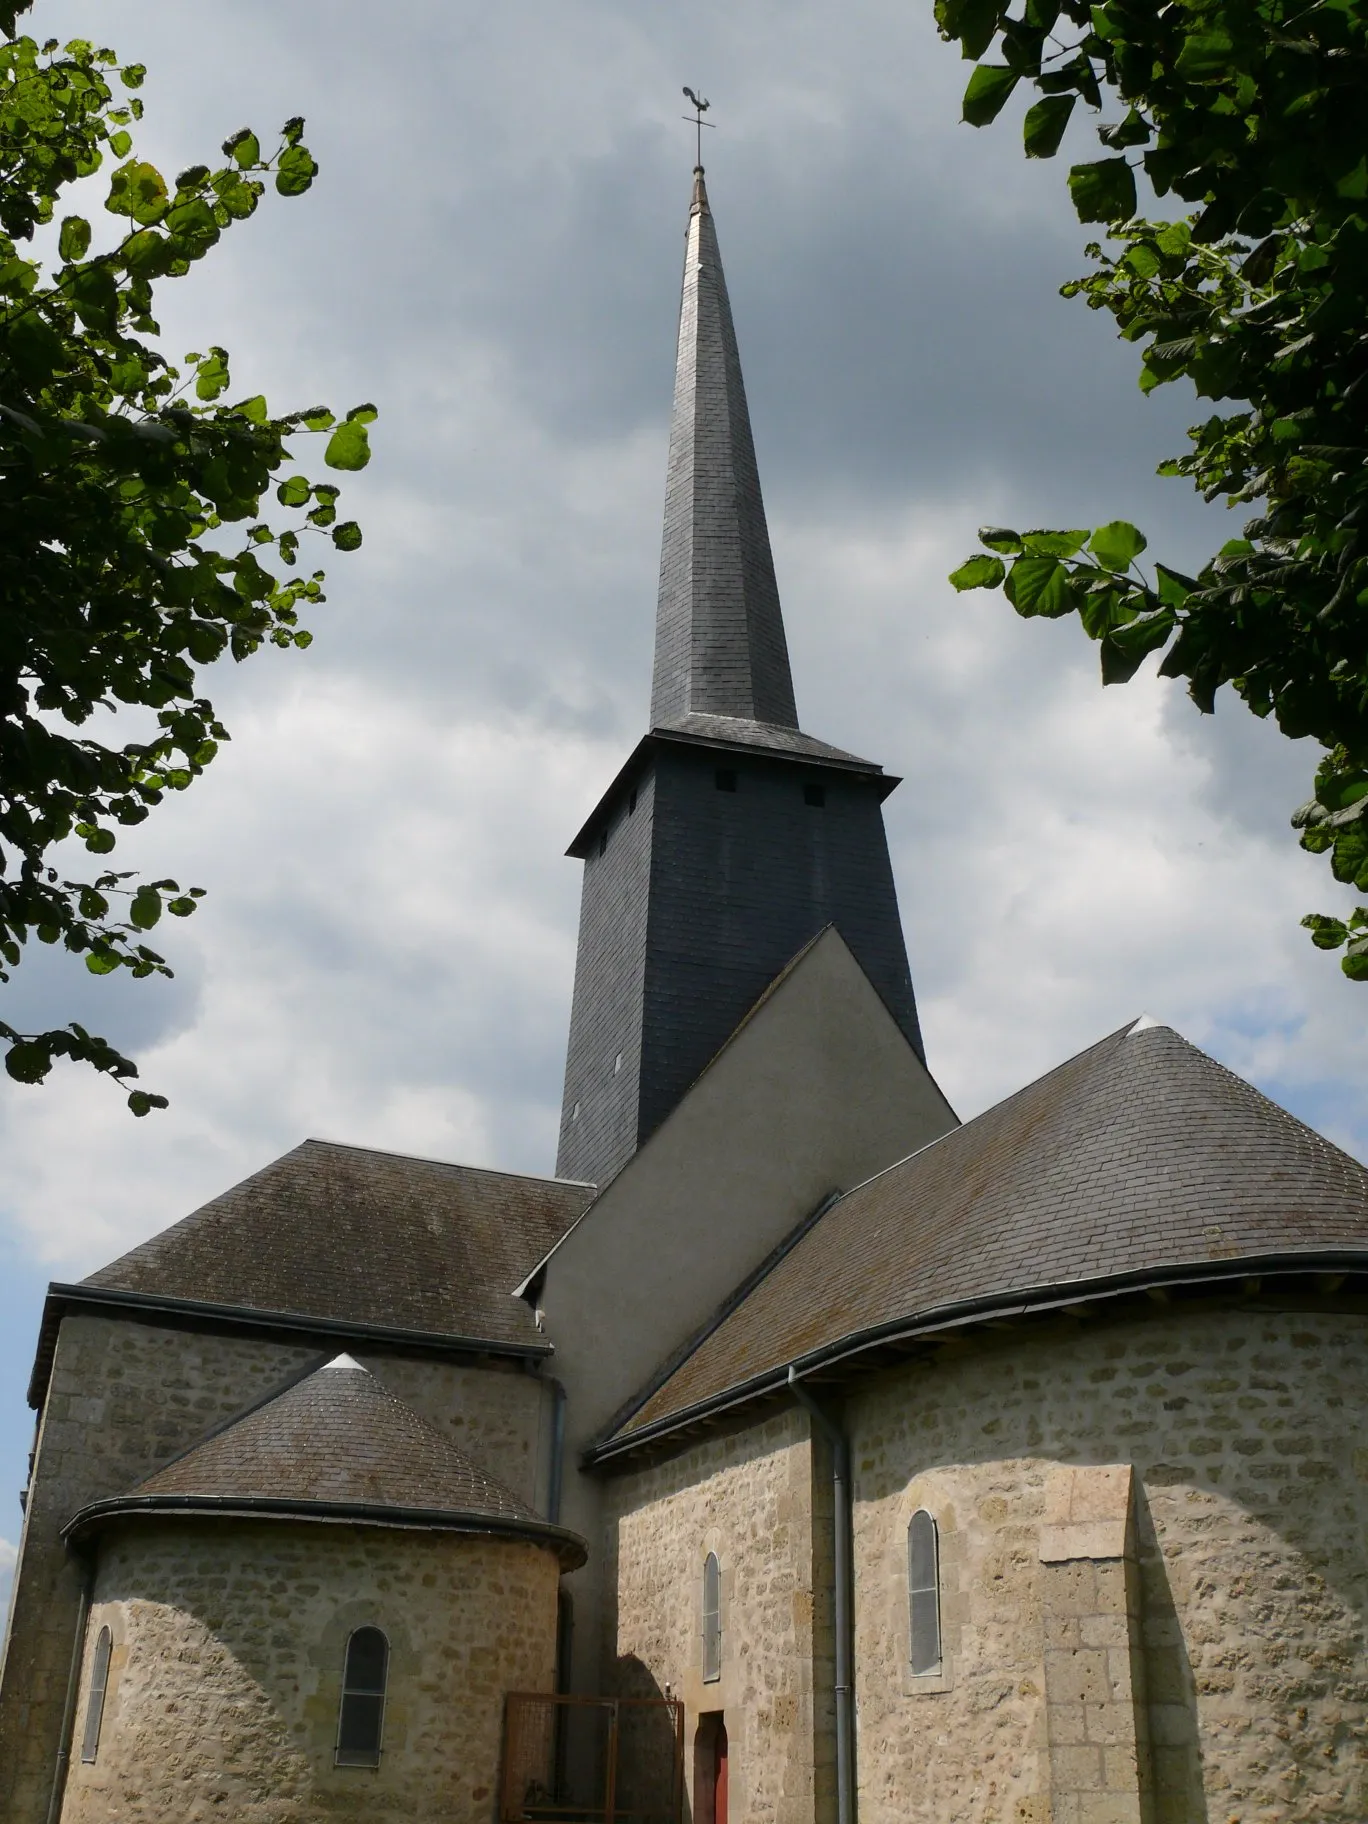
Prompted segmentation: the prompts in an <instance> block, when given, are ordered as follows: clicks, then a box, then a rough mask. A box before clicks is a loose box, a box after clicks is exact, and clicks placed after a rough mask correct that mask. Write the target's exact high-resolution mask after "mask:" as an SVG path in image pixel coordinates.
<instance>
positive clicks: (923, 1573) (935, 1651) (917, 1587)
mask: <svg viewBox="0 0 1368 1824" xmlns="http://www.w3.org/2000/svg"><path fill="white" fill-rule="evenodd" d="M907 1606H908V1624H909V1631H910V1634H911V1643H912V1670H913V1671H914V1672H917V1673H926V1672H939V1671H940V1669H941V1626H940V1540H939V1538H938V1536H937V1533H936V1523H935V1521H934V1520H933V1519H932V1518H931V1516H930V1514H928V1513H927V1511H926V1509H925V1508H924V1507H921V1508H918V1509H917V1511H916V1513H915V1514H913V1516H912V1519H911V1521H910V1523H909V1525H908V1528H907Z"/></svg>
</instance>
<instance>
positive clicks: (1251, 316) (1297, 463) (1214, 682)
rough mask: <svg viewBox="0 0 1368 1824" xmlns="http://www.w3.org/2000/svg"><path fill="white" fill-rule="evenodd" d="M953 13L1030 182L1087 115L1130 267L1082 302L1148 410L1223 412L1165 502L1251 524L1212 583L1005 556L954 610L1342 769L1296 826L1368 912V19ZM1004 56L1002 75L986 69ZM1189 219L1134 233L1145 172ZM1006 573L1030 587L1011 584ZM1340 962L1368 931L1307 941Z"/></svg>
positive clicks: (1122, 544) (1098, 210)
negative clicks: (1028, 624) (1031, 161)
mask: <svg viewBox="0 0 1368 1824" xmlns="http://www.w3.org/2000/svg"><path fill="white" fill-rule="evenodd" d="M1009 5H1010V0H1009V4H1007V5H1004V4H1002V0H937V6H936V16H937V19H938V21H939V24H940V27H941V31H942V35H943V36H945V37H947V38H950V39H955V40H958V42H959V43H960V45H961V47H962V50H963V54H964V56H965V57H966V58H970V59H973V60H976V61H978V67H977V68H976V69H975V70H974V72H973V75H972V76H971V78H970V81H969V85H968V89H967V91H966V94H965V99H964V114H965V118H966V119H967V120H969V121H970V122H972V123H973V124H974V125H983V124H985V123H986V122H987V121H989V120H991V119H993V118H994V117H995V116H996V115H997V113H998V112H999V111H1000V109H1001V108H1002V106H1003V104H1004V102H1005V101H1006V99H1007V97H1008V95H1010V94H1011V93H1012V91H1013V90H1014V89H1015V88H1016V86H1017V85H1018V84H1019V83H1022V82H1025V83H1027V84H1030V85H1033V86H1034V88H1035V89H1036V91H1038V93H1039V94H1040V97H1041V99H1040V100H1038V101H1036V102H1035V103H1034V105H1033V106H1031V108H1030V109H1029V110H1028V111H1027V114H1026V118H1025V124H1024V138H1025V151H1026V155H1027V156H1028V157H1036V158H1048V157H1051V156H1053V155H1054V153H1055V152H1056V151H1057V149H1058V147H1059V145H1060V143H1061V140H1062V137H1063V134H1064V130H1065V128H1066V126H1067V124H1068V122H1069V119H1070V117H1071V115H1072V114H1073V112H1074V110H1075V108H1076V106H1077V103H1078V102H1079V101H1080V100H1082V101H1083V102H1084V103H1085V104H1086V105H1087V106H1089V107H1091V108H1094V109H1100V108H1101V107H1102V105H1103V99H1104V96H1105V97H1106V98H1107V99H1108V101H1115V102H1119V104H1120V113H1121V117H1120V118H1119V119H1116V120H1113V121H1111V122H1110V123H1108V124H1103V125H1100V126H1099V128H1098V136H1099V138H1100V139H1101V141H1102V143H1103V145H1104V147H1105V148H1106V150H1107V152H1108V154H1109V156H1107V157H1105V158H1101V159H1097V160H1093V161H1092V162H1089V163H1085V164H1078V165H1075V166H1074V167H1073V169H1072V170H1071V171H1070V173H1069V189H1070V193H1071V195H1072V197H1073V201H1074V205H1075V208H1076V210H1077V212H1078V215H1079V217H1080V218H1081V219H1082V220H1083V221H1085V222H1101V223H1104V224H1106V227H1107V233H1108V240H1109V243H1110V249H1109V250H1108V251H1104V250H1103V249H1102V247H1101V246H1099V245H1097V244H1094V245H1092V246H1090V247H1089V248H1088V254H1089V257H1090V258H1091V259H1092V261H1093V268H1092V270H1091V271H1090V272H1089V273H1088V275H1087V276H1086V277H1084V278H1081V279H1078V280H1076V281H1074V282H1073V283H1072V284H1069V285H1066V286H1065V287H1064V292H1065V295H1066V296H1069V295H1073V296H1080V297H1082V298H1083V299H1084V300H1085V301H1086V302H1087V304H1088V305H1089V307H1090V308H1091V309H1093V310H1106V311H1109V312H1110V313H1111V315H1112V317H1113V318H1114V319H1115V321H1116V323H1117V326H1118V328H1119V331H1120V334H1121V336H1122V337H1123V338H1125V339H1126V340H1128V341H1131V342H1135V343H1137V344H1139V345H1140V346H1141V350H1142V354H1141V361H1142V368H1141V376H1140V385H1141V388H1142V389H1143V390H1144V391H1146V392H1148V391H1150V390H1151V389H1153V388H1154V387H1157V386H1162V385H1164V384H1166V383H1169V382H1171V381H1174V380H1177V379H1180V378H1185V379H1188V380H1190V381H1191V382H1192V384H1193V386H1194V387H1195V389H1196V391H1197V393H1198V395H1199V396H1200V397H1202V398H1205V399H1210V400H1212V401H1221V402H1234V403H1235V404H1236V405H1238V407H1239V408H1240V409H1223V410H1221V411H1216V412H1213V413H1212V415H1211V416H1209V417H1208V418H1207V419H1206V420H1205V421H1204V422H1203V423H1201V424H1199V425H1197V426H1196V427H1195V428H1194V429H1193V430H1192V431H1191V432H1190V433H1189V437H1190V440H1191V448H1190V449H1189V450H1188V451H1187V453H1186V454H1184V455H1182V456H1181V457H1178V458H1176V459H1174V460H1173V461H1171V462H1167V463H1165V464H1164V465H1163V466H1162V468H1161V470H1160V473H1161V474H1169V475H1186V476H1189V477H1190V478H1191V479H1192V481H1193V483H1194V485H1195V486H1197V487H1198V488H1199V489H1200V490H1201V492H1202V493H1203V495H1204V496H1205V498H1206V499H1207V500H1225V501H1226V503H1227V504H1228V505H1230V506H1235V505H1237V504H1241V505H1249V506H1250V507H1252V508H1253V509H1254V516H1253V517H1252V518H1251V519H1250V520H1249V521H1248V523H1247V525H1246V526H1245V528H1244V536H1243V537H1242V538H1237V539H1232V540H1230V541H1229V542H1227V543H1226V544H1225V545H1223V546H1222V548H1221V550H1220V551H1219V552H1217V553H1216V555H1215V556H1214V557H1213V558H1212V559H1211V560H1210V562H1209V563H1207V564H1206V565H1204V566H1203V567H1202V569H1201V570H1200V572H1199V574H1198V575H1197V576H1195V577H1191V576H1184V575H1182V574H1180V573H1178V572H1177V571H1175V570H1171V569H1166V568H1165V567H1164V566H1163V565H1162V564H1161V565H1158V566H1156V567H1155V570H1154V573H1153V575H1152V576H1151V577H1146V576H1145V575H1144V574H1143V573H1142V572H1141V571H1140V570H1139V569H1138V568H1137V567H1136V566H1135V562H1134V560H1135V558H1136V557H1137V556H1138V555H1139V553H1140V551H1141V550H1142V549H1143V548H1144V540H1143V538H1142V537H1141V535H1140V534H1139V533H1138V532H1136V531H1135V530H1134V528H1132V527H1129V526H1124V525H1121V524H1115V525H1112V526H1107V527H1101V528H1099V529H1097V530H1096V531H1093V532H1091V533H1088V532H1076V533H1075V532H1049V533H1027V534H1023V535H1021V536H1020V537H1018V536H1017V535H1016V534H1015V533H1011V532H1007V531H1005V530H1004V531H993V530H992V529H988V530H987V531H985V533H984V535H983V542H984V543H985V545H986V546H987V547H988V551H989V552H991V553H992V555H991V556H989V555H980V556H977V557H973V558H970V559H969V561H968V562H967V563H966V564H964V565H962V566H961V568H960V569H959V570H957V571H956V572H955V574H954V576H953V578H952V579H951V580H952V581H953V582H954V583H955V585H956V587H957V588H961V589H968V588H995V587H998V586H1002V587H1003V588H1004V590H1005V592H1006V594H1007V595H1008V597H1009V599H1010V600H1011V601H1012V602H1013V604H1014V606H1015V607H1016V609H1017V612H1018V613H1020V614H1024V615H1039V614H1043V615H1051V616H1054V615H1064V614H1077V615H1078V617H1079V619H1080V620H1081V622H1082V624H1083V626H1084V628H1085V629H1086V631H1087V632H1088V634H1089V635H1090V637H1091V638H1093V639H1094V640H1096V641H1098V642H1099V644H1100V647H1101V660H1102V676H1103V680H1104V682H1106V683H1118V682H1121V681H1123V680H1125V679H1128V678H1130V677H1131V676H1133V675H1134V673H1135V671H1136V669H1137V668H1138V666H1139V665H1140V663H1141V661H1142V660H1143V659H1144V657H1145V656H1146V654H1148V653H1151V652H1158V651H1162V652H1163V655H1164V656H1163V660H1162V663H1161V664H1160V667H1159V669H1160V671H1161V673H1162V674H1163V675H1165V676H1167V677H1174V678H1185V679H1186V680H1187V683H1188V689H1189V692H1190V694H1191V696H1192V698H1193V701H1194V702H1195V703H1196V704H1197V706H1198V708H1199V709H1201V710H1204V711H1210V710H1211V709H1212V707H1213V705H1214V700H1215V696H1216V692H1217V691H1218V690H1219V689H1220V687H1221V686H1222V685H1223V684H1229V685H1231V686H1232V687H1233V689H1234V690H1235V691H1236V692H1237V693H1238V694H1239V696H1240V697H1242V698H1243V700H1244V702H1245V703H1246V705H1247V706H1248V707H1249V708H1250V709H1251V710H1252V711H1253V712H1254V714H1255V715H1258V716H1268V715H1270V714H1271V715H1272V716H1273V717H1274V718H1275V719H1276V721H1277V723H1278V726H1279V727H1280V728H1281V729H1282V731H1283V733H1284V734H1286V735H1289V736H1291V737H1293V738H1298V737H1302V736H1312V737H1313V738H1314V739H1315V740H1316V741H1318V742H1319V743H1320V744H1321V745H1322V747H1324V748H1326V749H1327V750H1329V751H1328V754H1327V757H1326V759H1325V760H1324V762H1323V763H1322V764H1321V766H1320V769H1319V771H1318V773H1317V775H1316V792H1315V796H1314V798H1313V799H1312V800H1311V801H1310V802H1309V803H1308V804H1307V805H1304V806H1303V807H1302V809H1301V810H1300V811H1299V812H1297V814H1296V816H1295V817H1294V819H1293V821H1294V824H1295V825H1297V827H1299V828H1301V829H1302V832H1303V834H1302V838H1301V841H1302V846H1303V847H1304V848H1307V849H1310V850H1312V851H1314V852H1326V853H1328V854H1329V855H1330V857H1331V866H1332V869H1333V872H1334V875H1335V878H1336V879H1337V880H1340V881H1344V882H1347V883H1351V884H1353V885H1355V886H1356V887H1357V888H1358V889H1359V891H1360V892H1363V893H1368V462H1366V459H1368V329H1366V328H1365V325H1368V105H1365V99H1364V98H1365V96H1366V95H1368V7H1366V6H1365V4H1364V0H1310V3H1309V4H1307V3H1306V0H1185V3H1184V4H1182V5H1166V6H1157V5H1155V4H1153V3H1152V0H1103V3H1102V4H1100V5H1092V4H1089V3H1088V0H1063V4H1059V3H1058V0H1024V10H1021V11H1019V12H1018V13H1017V14H1016V16H1013V14H1012V13H1011V12H1010V10H1009ZM994 45H996V46H997V48H998V55H999V56H1000V58H1001V61H1000V62H997V61H994V62H989V61H979V60H984V59H986V57H987V55H988V53H989V51H990V47H992V46H994ZM1137 169H1141V170H1143V172H1144V175H1145V177H1146V178H1147V179H1148V181H1149V184H1150V186H1151V188H1152V189H1153V191H1154V192H1155V193H1156V194H1157V195H1158V196H1160V197H1164V196H1170V195H1171V196H1174V197H1177V198H1179V199H1181V201H1182V202H1183V203H1186V204H1189V205H1192V206H1193V207H1192V208H1191V209H1190V210H1189V212H1188V213H1187V214H1186V216H1185V218H1184V219H1181V220H1175V221H1150V220H1146V219H1143V218H1140V217H1137V213H1136V211H1137V206H1138V205H1137V192H1136V171H1137ZM1003 558H1006V559H1008V560H1009V562H1007V563H1004V562H1003V561H1002V559H1003ZM1303 922H1304V923H1307V924H1308V925H1309V927H1310V928H1311V930H1312V934H1313V941H1314V942H1315V943H1317V944H1318V945H1319V946H1320V947H1321V948H1323V949H1326V948H1330V949H1333V948H1335V947H1337V946H1341V945H1347V946H1348V954H1347V955H1346V957H1345V958H1344V961H1343V964H1342V966H1343V968H1344V970H1345V973H1346V974H1348V975H1350V976H1351V977H1353V978H1354V979H1356V980H1368V956H1365V953H1364V949H1363V947H1362V945H1361V943H1360V940H1359V939H1358V938H1356V937H1354V936H1353V935H1352V933H1353V931H1357V930H1358V929H1359V928H1360V927H1358V926H1355V925H1354V924H1353V921H1352V920H1350V921H1348V923H1346V922H1345V921H1342V920H1336V919H1328V918H1325V917H1321V916H1317V917H1313V918H1311V919H1308V920H1305V921H1303Z"/></svg>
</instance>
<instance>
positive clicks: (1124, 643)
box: [1101, 608, 1174, 684]
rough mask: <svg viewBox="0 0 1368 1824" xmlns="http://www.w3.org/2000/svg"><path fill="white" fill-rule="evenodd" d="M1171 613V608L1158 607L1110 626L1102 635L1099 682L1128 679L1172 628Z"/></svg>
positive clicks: (1167, 635)
mask: <svg viewBox="0 0 1368 1824" xmlns="http://www.w3.org/2000/svg"><path fill="white" fill-rule="evenodd" d="M1173 625H1174V617H1173V614H1172V612H1171V611H1170V610H1168V609H1166V608H1164V609H1158V610H1156V611H1155V612H1154V613H1153V614H1142V615H1137V616H1136V618H1135V619H1134V620H1133V621H1127V622H1126V623H1125V624H1124V625H1123V626H1120V627H1113V628H1112V629H1111V631H1110V632H1109V633H1106V634H1104V635H1103V636H1102V651H1101V659H1102V682H1103V683H1104V684H1126V683H1129V681H1130V680H1131V678H1133V677H1134V676H1135V674H1136V672H1137V671H1138V670H1139V669H1140V667H1141V665H1142V664H1143V663H1144V661H1145V659H1146V658H1148V656H1149V655H1150V653H1152V652H1157V651H1158V649H1159V647H1161V646H1162V645H1163V644H1164V642H1165V641H1166V640H1167V639H1168V637H1169V635H1170V634H1171V633H1172V632H1173Z"/></svg>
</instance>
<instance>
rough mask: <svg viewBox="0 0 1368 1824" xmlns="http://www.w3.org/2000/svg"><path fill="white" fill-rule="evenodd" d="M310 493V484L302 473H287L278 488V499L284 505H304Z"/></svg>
mask: <svg viewBox="0 0 1368 1824" xmlns="http://www.w3.org/2000/svg"><path fill="white" fill-rule="evenodd" d="M309 495H310V488H309V484H308V482H307V481H305V479H304V477H303V476H302V475H287V476H286V477H285V479H284V481H282V482H281V484H280V486H279V487H278V488H277V489H276V499H277V500H278V501H279V502H280V504H281V506H282V507H302V506H304V505H305V504H306V503H307V501H308V499H309Z"/></svg>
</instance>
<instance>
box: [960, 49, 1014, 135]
mask: <svg viewBox="0 0 1368 1824" xmlns="http://www.w3.org/2000/svg"><path fill="white" fill-rule="evenodd" d="M1020 80H1021V78H1020V75H1019V74H1018V72H1017V71H1016V70H1009V69H1008V68H1007V66H1006V64H997V63H981V64H979V65H978V66H977V67H976V69H975V70H974V73H973V75H972V76H971V77H970V78H969V86H968V88H967V89H966V90H965V91H964V115H963V118H964V119H965V120H967V121H968V123H969V125H970V126H971V127H986V126H987V125H988V123H989V122H990V121H993V120H996V119H997V117H998V115H999V114H1000V113H1001V111H1002V108H1003V106H1004V104H1005V103H1006V100H1007V97H1008V96H1009V95H1010V94H1011V92H1012V90H1013V89H1014V88H1015V87H1016V85H1017V83H1018V82H1019V81H1020Z"/></svg>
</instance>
